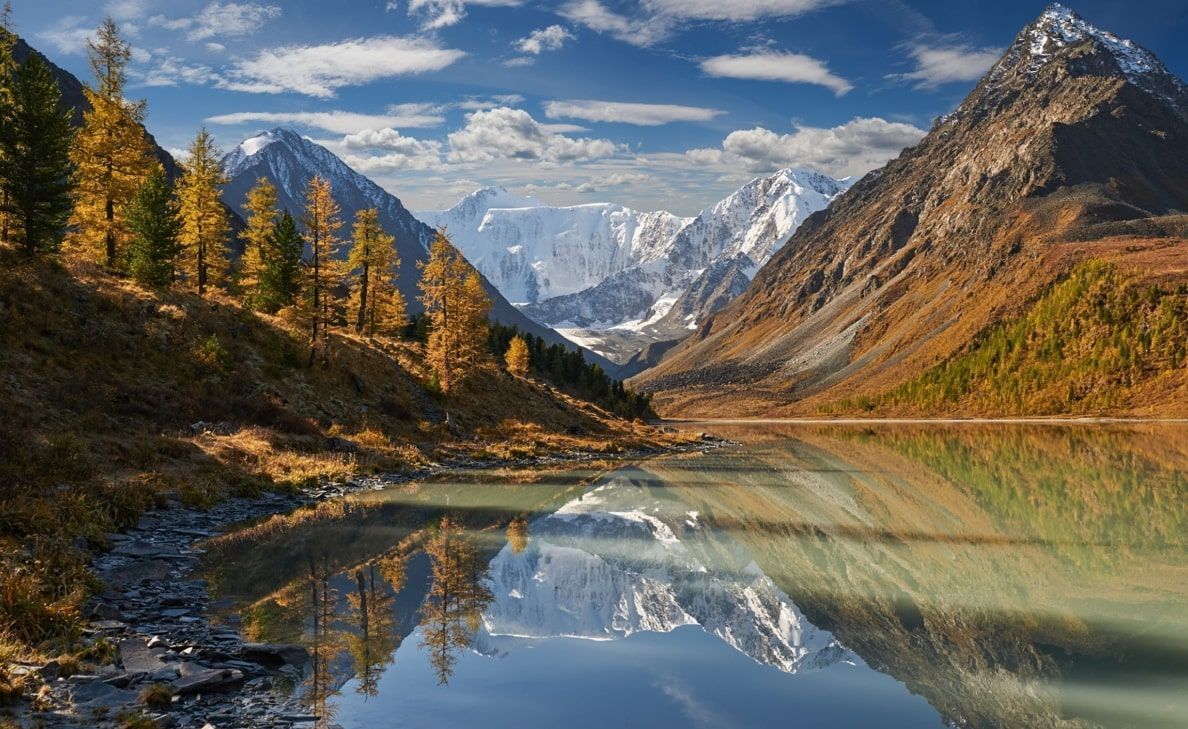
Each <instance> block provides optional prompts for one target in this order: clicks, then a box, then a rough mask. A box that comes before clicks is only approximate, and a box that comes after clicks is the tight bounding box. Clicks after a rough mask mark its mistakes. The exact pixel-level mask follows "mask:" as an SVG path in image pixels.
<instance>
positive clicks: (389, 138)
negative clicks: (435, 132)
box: [342, 129, 441, 174]
mask: <svg viewBox="0 0 1188 729" xmlns="http://www.w3.org/2000/svg"><path fill="white" fill-rule="evenodd" d="M342 146H343V147H344V148H346V149H347V150H353V151H378V152H381V154H378V155H359V154H350V153H348V154H347V155H345V157H344V159H345V160H346V162H347V164H349V165H350V166H351V167H354V168H355V169H356V170H358V171H359V172H362V173H364V174H367V173H369V172H391V171H394V170H429V169H435V168H437V167H440V166H441V142H438V141H434V140H421V139H414V138H412V137H406V136H404V135H402V134H401V133H400V132H398V131H396V130H395V129H365V130H363V131H361V132H359V133H357V134H348V135H346V136H345V137H343V139H342Z"/></svg>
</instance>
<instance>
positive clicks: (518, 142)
mask: <svg viewBox="0 0 1188 729" xmlns="http://www.w3.org/2000/svg"><path fill="white" fill-rule="evenodd" d="M448 141H449V147H450V151H449V154H448V155H447V159H448V160H449V161H450V162H491V161H494V160H497V159H513V160H526V161H535V162H579V161H585V160H592V159H598V158H602V157H610V156H612V155H614V154H616V153H617V152H619V151H620V150H621V147H620V145H617V144H615V143H614V142H612V141H610V140H609V139H586V138H579V139H572V138H570V137H566V136H564V135H563V134H560V133H558V132H556V131H553V130H550V129H548V128H546V127H545V126H544V125H541V124H540V123H539V122H538V121H536V120H535V119H533V118H532V116H531V115H530V114H529V113H528V112H526V111H524V110H522V109H512V108H509V107H506V106H501V107H497V108H495V109H488V110H486V111H476V112H474V113H473V114H470V115H468V116H467V117H466V126H465V127H463V128H462V129H460V130H458V131H456V132H453V133H452V134H450V135H449V137H448Z"/></svg>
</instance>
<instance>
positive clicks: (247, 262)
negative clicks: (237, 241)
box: [239, 177, 277, 306]
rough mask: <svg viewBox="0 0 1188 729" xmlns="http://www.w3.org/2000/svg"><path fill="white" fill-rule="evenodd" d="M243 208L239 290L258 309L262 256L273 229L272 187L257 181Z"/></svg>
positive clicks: (274, 210)
mask: <svg viewBox="0 0 1188 729" xmlns="http://www.w3.org/2000/svg"><path fill="white" fill-rule="evenodd" d="M243 207H244V209H245V210H246V211H247V220H246V221H245V222H246V224H247V225H246V227H245V228H244V231H243V257H242V258H240V259H239V288H240V291H242V292H243V295H244V298H245V299H246V300H247V301H248V303H250V304H251V305H252V306H258V305H259V302H258V301H257V300H256V299H257V298H258V294H259V289H260V274H261V272H262V271H263V269H264V252H265V251H266V250H267V249H268V246H269V244H270V242H271V240H272V232H273V229H274V228H275V227H276V220H277V210H276V186H275V185H273V184H272V182H271V181H270V180H269V179H268V178H267V177H261V178H260V179H259V180H257V181H256V185H255V186H254V187H253V188H252V189H251V190H248V194H247V199H246V201H245V202H244V205H243Z"/></svg>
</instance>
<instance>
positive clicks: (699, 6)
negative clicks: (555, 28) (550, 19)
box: [557, 0, 847, 47]
mask: <svg viewBox="0 0 1188 729" xmlns="http://www.w3.org/2000/svg"><path fill="white" fill-rule="evenodd" d="M846 1H847V0H641V2H640V3H639V5H638V7H637V10H636V11H635V12H633V13H631V14H626V15H625V14H623V13H621V12H616V11H615V10H611V9H610V8H608V7H607V6H606V5H604V4H603V3H602V0H568V2H565V3H564V4H563V5H561V7H560V8H559V9H558V10H557V13H558V14H559V15H560V16H561V17H563V18H566V19H568V20H569V21H570V22H572V23H576V24H578V25H582V26H585V27H586V28H589V29H590V30H593V31H595V32H597V33H605V34H607V35H610V36H612V37H614V38H617V39H619V40H621V41H623V42H625V43H630V44H632V45H636V46H641V47H647V46H651V45H655V44H656V43H659V42H660V41H663V40H665V39H666V38H668V37H669V36H670V35H671V34H672V33H673V32H674V31H676V30H679V29H680V28H681V27H683V26H687V25H689V24H690V23H695V22H706V21H712V22H725V23H744V22H750V21H756V20H763V19H767V18H791V17H794V16H797V15H802V14H804V13H807V12H810V11H812V10H817V9H818V8H824V7H829V6H831V5H840V4H841V3H844V2H846Z"/></svg>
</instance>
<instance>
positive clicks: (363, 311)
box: [355, 263, 371, 334]
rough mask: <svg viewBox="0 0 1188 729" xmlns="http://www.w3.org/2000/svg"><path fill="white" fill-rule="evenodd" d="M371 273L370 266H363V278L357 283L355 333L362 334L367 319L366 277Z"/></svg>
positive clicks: (366, 264) (367, 264) (365, 264)
mask: <svg viewBox="0 0 1188 729" xmlns="http://www.w3.org/2000/svg"><path fill="white" fill-rule="evenodd" d="M370 272H371V264H369V263H364V264H363V277H362V280H361V281H360V282H359V317H358V318H357V319H356V320H355V333H356V334H362V333H363V323H364V322H365V321H366V319H367V284H368V275H369V274H370Z"/></svg>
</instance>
